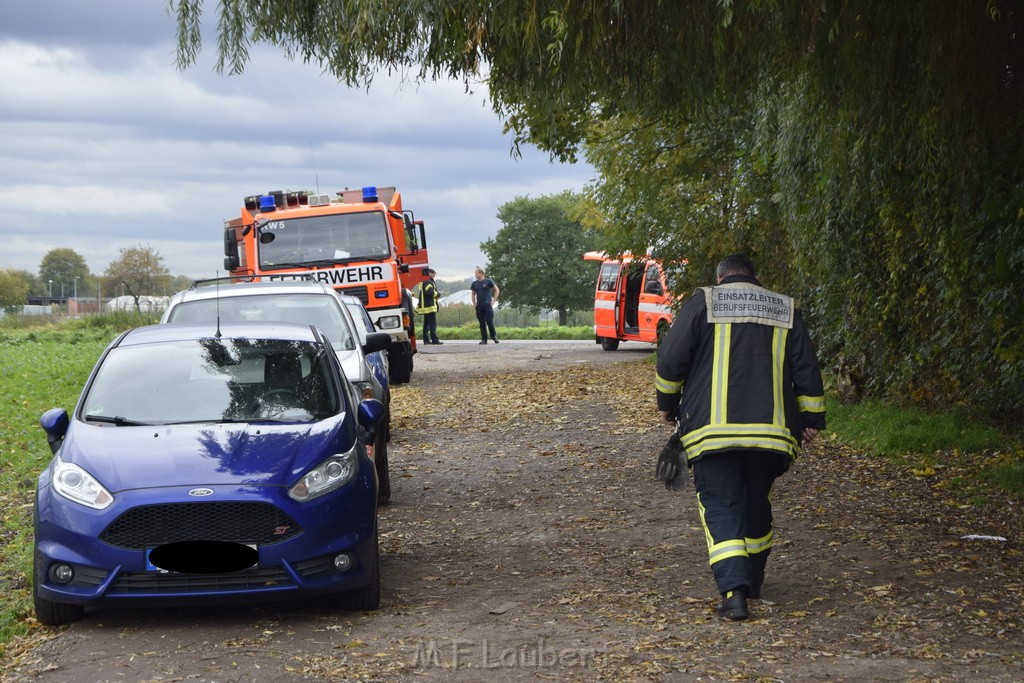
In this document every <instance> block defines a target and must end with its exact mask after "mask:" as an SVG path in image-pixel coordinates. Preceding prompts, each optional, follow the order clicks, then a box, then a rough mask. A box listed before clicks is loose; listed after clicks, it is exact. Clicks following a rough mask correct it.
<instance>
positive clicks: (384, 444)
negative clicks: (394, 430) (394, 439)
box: [373, 412, 391, 505]
mask: <svg viewBox="0 0 1024 683" xmlns="http://www.w3.org/2000/svg"><path fill="white" fill-rule="evenodd" d="M390 421H391V415H390V412H386V413H384V419H383V420H381V425H380V426H379V427H378V428H377V438H376V439H375V440H374V444H373V466H374V467H375V468H376V470H377V505H387V503H388V501H389V500H391V472H390V469H389V467H388V428H387V424H388V423H389V422H390Z"/></svg>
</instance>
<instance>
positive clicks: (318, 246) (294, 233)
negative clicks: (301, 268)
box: [259, 211, 391, 269]
mask: <svg viewBox="0 0 1024 683" xmlns="http://www.w3.org/2000/svg"><path fill="white" fill-rule="evenodd" d="M259 231H260V245H259V251H260V267H261V268H271V269H272V268H273V267H274V266H280V267H282V268H283V267H286V266H292V265H302V264H307V263H316V264H321V265H323V264H324V263H325V262H326V263H347V262H349V261H355V260H366V259H376V260H381V259H384V258H387V257H388V256H390V254H391V249H390V246H389V244H388V227H387V221H385V220H384V214H383V213H382V212H380V211H363V212H360V213H343V214H332V215H329V216H309V217H307V218H291V219H287V220H271V221H268V222H267V223H264V224H263V225H261V226H260V227H259ZM271 237H272V239H270V238H271ZM268 239H269V241H266V240H268Z"/></svg>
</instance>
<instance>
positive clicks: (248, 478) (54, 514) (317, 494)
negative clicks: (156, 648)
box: [33, 323, 384, 625]
mask: <svg viewBox="0 0 1024 683" xmlns="http://www.w3.org/2000/svg"><path fill="white" fill-rule="evenodd" d="M383 414H384V406H383V404H381V403H380V402H379V401H377V400H374V399H367V400H364V401H362V402H359V400H358V397H357V394H356V392H355V390H354V389H353V387H352V385H351V384H350V383H349V382H348V380H346V379H345V375H344V373H343V371H342V369H341V367H340V365H339V363H338V360H337V358H336V356H335V354H334V352H333V350H332V349H331V345H330V342H328V341H327V340H326V339H325V338H324V337H323V336H322V334H321V333H320V331H319V330H317V329H316V328H314V327H310V326H305V325H298V324H287V323H279V324H264V323H235V324H224V325H221V326H219V328H217V329H215V328H214V326H213V325H210V324H202V325H193V324H180V325H154V326H151V327H142V328H138V329H135V330H131V331H129V332H126V333H124V334H122V335H121V336H120V337H118V338H117V339H116V340H115V341H114V342H112V343H111V345H110V346H109V347H108V348H107V349H106V351H105V352H104V353H103V355H102V356H101V358H100V359H99V361H98V362H97V363H96V367H95V368H94V369H93V371H92V374H91V375H90V376H89V379H88V381H87V383H86V385H85V389H84V390H83V392H82V396H81V398H80V399H79V402H78V406H77V407H76V408H75V411H74V414H73V415H71V416H70V417H69V415H68V413H67V412H66V411H65V410H63V409H59V408H56V409H53V410H50V411H48V412H46V413H45V414H44V415H43V417H42V419H41V424H42V426H43V429H44V430H45V431H46V435H47V438H48V440H49V442H50V447H51V449H52V450H53V452H54V458H53V460H52V461H51V462H50V464H49V466H48V467H47V468H46V470H44V471H43V473H42V474H41V475H40V477H39V484H38V488H37V492H36V505H35V562H34V568H33V578H34V589H33V597H34V599H35V610H36V616H37V618H38V619H39V621H40V622H42V623H44V624H49V625H57V624H63V623H68V622H71V621H74V620H76V619H79V618H81V617H82V616H83V615H84V612H85V609H86V607H87V606H90V605H102V604H106V605H134V604H144V603H145V604H149V603H153V602H164V603H169V604H189V603H192V602H199V603H209V602H211V601H213V600H225V601H246V600H250V599H258V598H271V597H297V596H301V595H319V594H337V595H338V603H339V606H341V607H344V608H348V609H376V608H377V606H378V604H379V602H380V572H379V557H378V546H377V480H376V474H375V469H374V464H373V461H372V460H370V458H368V457H367V454H366V448H365V446H364V444H366V443H372V442H373V438H374V429H375V427H376V425H377V424H378V422H379V421H380V419H381V417H382V416H383Z"/></svg>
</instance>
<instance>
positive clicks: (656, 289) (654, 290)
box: [644, 280, 661, 294]
mask: <svg viewBox="0 0 1024 683" xmlns="http://www.w3.org/2000/svg"><path fill="white" fill-rule="evenodd" d="M644 292H646V293H647V294H661V283H660V282H658V281H657V280H653V281H651V282H648V283H647V286H646V287H644Z"/></svg>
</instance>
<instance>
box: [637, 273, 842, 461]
mask: <svg viewBox="0 0 1024 683" xmlns="http://www.w3.org/2000/svg"><path fill="white" fill-rule="evenodd" d="M733 283H744V284H742V285H740V286H739V287H736V286H735V285H733ZM723 285H726V286H730V285H733V287H734V289H735V291H747V292H756V293H757V294H758V297H759V298H758V300H759V301H761V300H764V301H771V302H775V301H778V302H786V301H789V299H788V297H784V296H782V295H776V294H774V293H773V292H770V291H769V290H766V289H764V288H762V287H761V286H760V284H759V283H758V282H757V281H756V280H755V279H753V278H749V277H742V276H730V277H728V278H725V280H724V281H723ZM761 294H763V298H762V297H761V296H760V295H761ZM773 297H774V298H773ZM710 298H711V297H710V293H705V292H701V291H698V292H697V293H696V294H695V295H694V296H693V297H691V298H690V299H689V300H688V301H687V302H686V303H684V304H683V306H682V308H681V309H680V311H679V315H678V316H676V319H675V321H674V323H673V324H672V328H671V329H670V330H669V332H668V334H667V335H666V337H665V339H664V340H663V341H662V343H661V345H660V346H659V347H658V365H657V376H656V378H655V388H656V390H657V397H658V409H659V410H666V411H669V412H672V411H674V410H676V409H677V408H678V416H679V419H680V421H681V423H682V432H683V436H682V442H683V447H684V448H685V450H686V457H687V459H688V460H690V461H693V460H697V459H699V458H701V457H703V456H704V455H707V454H709V453H714V452H717V451H724V450H735V449H743V450H756V451H766V452H775V453H785V454H787V455H789V456H790V457H791V458H795V457H796V456H797V455H798V454H799V453H800V441H801V434H802V433H803V430H804V428H805V427H813V428H815V429H824V427H825V398H824V389H823V386H822V380H821V371H820V369H819V367H818V359H817V357H816V356H815V353H814V349H813V347H812V345H811V340H810V336H809V335H808V333H807V329H806V328H805V327H804V324H803V319H802V317H801V316H800V312H799V311H798V310H795V309H793V311H792V314H787V316H785V317H786V320H785V321H782V322H780V320H771V319H769V318H767V317H766V318H765V319H764V320H763V321H761V322H748V321H746V320H749V319H750V318H745V319H744V320H745V321H744V322H710V321H709V315H708V308H707V302H708V301H709V300H710ZM750 298H753V295H751V297H750ZM766 315H768V314H766ZM771 315H775V313H774V312H773V313H772V314H771ZM710 317H711V318H715V316H710ZM754 319H756V310H755V316H754Z"/></svg>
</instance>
